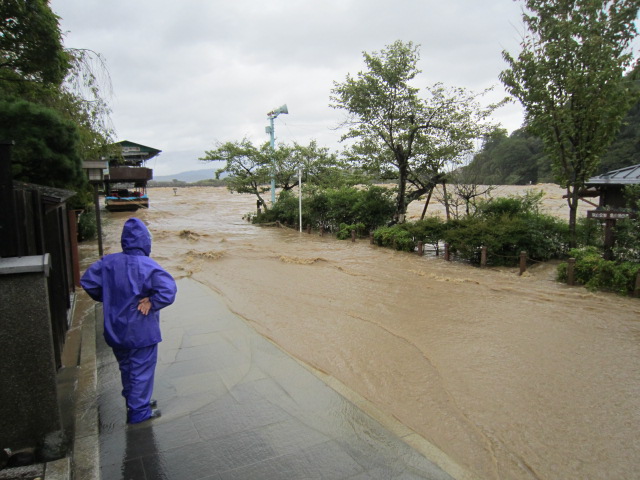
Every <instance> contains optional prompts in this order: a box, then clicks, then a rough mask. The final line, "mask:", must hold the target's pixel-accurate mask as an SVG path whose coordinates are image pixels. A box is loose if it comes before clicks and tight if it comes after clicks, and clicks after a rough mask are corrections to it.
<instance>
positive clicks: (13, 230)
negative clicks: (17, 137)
mask: <svg viewBox="0 0 640 480" xmlns="http://www.w3.org/2000/svg"><path fill="white" fill-rule="evenodd" d="M13 145H14V142H13V141H0V202H2V209H0V238H2V242H0V257H17V256H18V255H20V253H21V252H20V250H21V248H20V237H19V234H18V220H17V218H16V207H15V197H14V193H13V176H12V175H11V148H12V147H13Z"/></svg>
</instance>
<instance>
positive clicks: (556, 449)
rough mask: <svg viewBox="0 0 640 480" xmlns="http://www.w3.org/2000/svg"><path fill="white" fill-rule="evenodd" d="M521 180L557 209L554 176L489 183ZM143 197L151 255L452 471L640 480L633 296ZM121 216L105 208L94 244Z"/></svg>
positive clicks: (638, 335) (115, 229)
mask: <svg viewBox="0 0 640 480" xmlns="http://www.w3.org/2000/svg"><path fill="white" fill-rule="evenodd" d="M526 189H534V190H540V189H543V190H545V191H546V192H547V196H546V197H545V201H544V208H545V210H546V211H548V212H550V213H553V214H556V215H565V214H566V204H565V203H564V201H563V200H562V198H561V196H562V191H561V190H560V189H559V188H558V187H556V186H553V185H543V186H535V187H502V188H501V189H500V190H499V193H500V194H512V193H517V192H522V191H524V190H526ZM149 193H150V195H149V196H150V199H151V208H150V209H149V210H145V211H139V212H136V213H135V215H137V216H139V217H140V218H142V219H143V220H145V221H146V222H147V223H148V225H149V227H150V229H151V230H152V232H153V234H154V245H153V250H152V256H153V257H154V258H155V259H156V260H158V261H159V262H160V263H161V264H162V265H163V266H165V267H166V268H167V269H168V270H169V271H171V273H172V274H174V275H175V276H176V277H178V278H179V277H181V276H191V277H192V278H194V279H196V280H197V281H199V282H202V283H203V284H206V285H208V286H209V287H211V288H212V289H213V290H214V291H216V292H218V293H220V294H221V295H222V296H223V297H224V298H225V300H226V302H227V304H228V305H229V307H230V309H231V310H233V311H234V312H236V313H237V314H239V315H240V316H242V317H243V318H244V319H246V321H247V322H248V323H249V324H250V325H252V326H253V327H254V328H255V329H256V330H257V331H258V332H260V333H261V334H262V335H264V336H266V337H267V338H269V339H271V340H272V341H273V342H275V343H276V344H278V345H279V346H280V347H281V348H283V349H284V350H286V351H287V352H289V353H290V354H291V355H293V356H294V357H296V358H298V359H299V360H301V361H302V362H304V363H306V364H308V365H310V366H312V367H313V368H315V369H317V370H319V371H321V372H323V373H324V374H326V375H328V376H329V377H333V379H335V380H337V381H338V382H341V383H342V384H344V385H346V386H347V387H348V388H350V389H351V390H353V391H355V392H357V393H358V394H359V395H361V396H363V397H365V398H366V399H367V400H369V401H370V402H371V403H372V404H373V405H375V406H376V407H377V408H379V409H380V410H382V411H383V412H386V413H387V414H389V415H390V416H393V417H395V418H396V419H397V420H399V421H400V422H401V423H403V424H404V425H406V426H407V427H409V428H410V429H412V430H413V431H414V432H416V433H417V434H419V435H420V436H421V437H423V438H424V439H426V440H427V441H428V442H429V443H430V444H431V445H433V446H435V447H436V448H437V449H439V450H440V451H441V452H443V453H444V454H445V455H446V456H447V457H448V459H449V461H451V462H455V464H457V465H458V466H459V467H460V470H458V472H462V473H459V474H458V475H459V476H460V477H462V478H481V479H569V478H581V479H586V478H589V479H601V478H602V479H604V478H608V479H613V478H616V479H623V478H624V479H629V478H638V475H639V474H638V472H640V455H638V452H639V451H640V435H639V434H638V432H639V430H640V323H639V321H638V318H639V317H638V315H639V314H640V300H638V299H633V298H624V297H619V296H616V295H613V294H607V293H590V292H588V291H586V290H585V289H583V288H581V287H567V286H565V285H562V284H559V283H557V282H555V281H554V276H555V266H554V265H552V264H538V265H536V266H533V267H532V268H530V269H529V270H528V271H527V272H526V273H525V274H524V275H523V276H519V275H518V272H517V270H516V269H495V268H487V269H479V268H474V267H470V266H466V265H463V264H459V263H455V262H445V261H443V260H442V259H441V258H438V257H434V256H424V257H419V256H417V255H414V254H408V253H402V252H395V251H391V250H388V249H383V248H378V247H375V246H372V245H370V244H369V242H368V241H366V240H362V241H357V242H356V243H352V242H351V241H338V240H336V239H334V238H332V237H330V236H323V237H321V236H319V235H318V234H317V233H313V234H311V235H309V234H307V233H306V232H305V233H298V232H297V231H295V230H290V229H279V228H268V227H257V226H253V225H251V224H249V223H248V222H246V221H244V220H243V219H242V216H243V215H244V214H246V213H248V212H252V211H253V210H254V209H255V204H256V203H255V198H254V197H252V196H249V195H237V194H233V195H232V194H230V193H228V192H227V190H226V189H224V188H188V189H187V188H181V189H179V190H178V191H177V194H174V191H173V189H171V188H165V189H161V188H159V189H151V190H150V192H149ZM438 208H439V207H437V206H435V207H434V208H432V207H430V210H429V211H433V210H436V211H437V210H438ZM421 209H422V205H418V204H415V205H413V204H412V205H411V206H410V209H409V217H410V218H411V217H416V216H418V215H419V214H420V212H421ZM128 216H130V214H125V213H119V214H110V213H106V212H105V214H104V217H106V218H105V221H106V223H107V225H106V226H105V235H106V240H105V252H106V253H110V252H113V251H117V250H118V249H119V246H118V244H119V234H120V230H121V228H122V224H123V222H124V220H125V218H127V217H128Z"/></svg>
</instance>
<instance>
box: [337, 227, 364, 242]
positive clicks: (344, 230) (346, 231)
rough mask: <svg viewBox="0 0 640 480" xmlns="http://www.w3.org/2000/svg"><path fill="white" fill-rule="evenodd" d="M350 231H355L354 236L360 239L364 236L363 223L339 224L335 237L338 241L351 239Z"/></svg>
mask: <svg viewBox="0 0 640 480" xmlns="http://www.w3.org/2000/svg"><path fill="white" fill-rule="evenodd" d="M351 231H355V232H356V236H358V237H362V236H364V235H365V234H366V229H365V226H364V223H356V224H352V225H347V224H346V223H341V224H340V228H339V230H338V233H337V235H336V236H337V238H338V240H346V239H348V238H351Z"/></svg>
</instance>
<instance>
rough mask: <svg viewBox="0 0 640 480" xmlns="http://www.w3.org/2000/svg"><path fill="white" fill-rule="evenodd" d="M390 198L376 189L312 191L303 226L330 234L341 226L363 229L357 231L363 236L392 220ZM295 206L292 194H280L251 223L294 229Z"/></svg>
mask: <svg viewBox="0 0 640 480" xmlns="http://www.w3.org/2000/svg"><path fill="white" fill-rule="evenodd" d="M391 195H392V194H391V192H390V191H389V190H388V189H385V188H381V187H375V186H372V187H366V188H355V187H342V188H337V189H315V190H311V191H309V192H308V193H307V194H306V196H304V197H303V199H302V223H303V224H304V225H312V226H314V227H316V228H320V227H322V228H325V229H326V230H332V231H339V230H340V228H341V227H340V226H341V225H342V224H344V225H363V226H362V227H359V228H357V230H358V231H359V233H360V234H364V233H366V232H368V231H371V230H373V229H374V228H376V227H379V226H380V225H384V224H386V223H388V222H389V220H390V219H391V218H392V216H393V212H394V210H395V206H394V203H393V200H392V198H391ZM298 202H299V201H298V197H297V196H295V195H294V194H292V193H291V192H289V191H286V192H282V193H281V194H280V196H279V197H278V201H277V202H276V204H275V205H274V206H273V207H272V208H271V209H270V210H268V211H266V212H264V213H262V214H260V215H257V216H256V217H255V218H254V223H270V222H276V221H279V222H282V223H286V224H290V225H297V224H298V222H299V215H300V213H299V206H298ZM350 235H351V233H349V236H350Z"/></svg>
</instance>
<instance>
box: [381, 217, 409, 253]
mask: <svg viewBox="0 0 640 480" xmlns="http://www.w3.org/2000/svg"><path fill="white" fill-rule="evenodd" d="M410 227H411V224H407V223H403V224H400V225H393V226H389V227H380V228H378V229H377V230H375V231H374V232H373V241H374V243H375V244H376V245H379V246H381V247H389V248H394V249H396V250H402V251H404V252H413V251H414V250H415V248H416V241H415V239H414V237H413V235H412V234H411V232H409V231H408V228H410Z"/></svg>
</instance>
